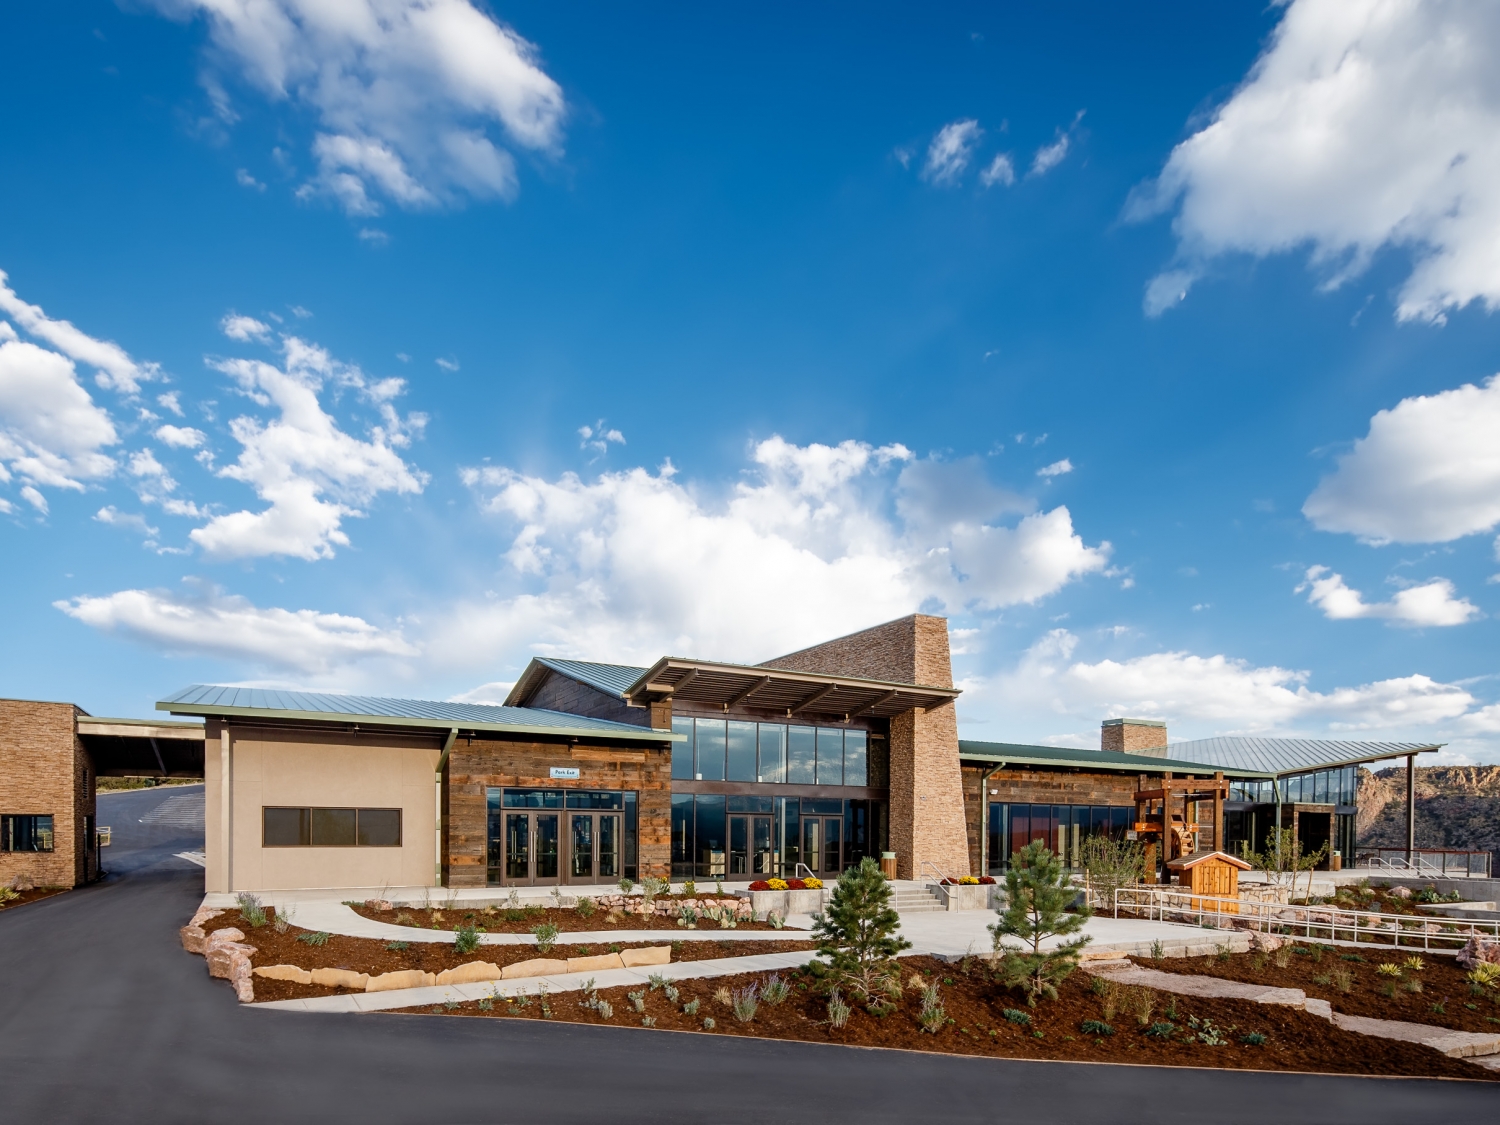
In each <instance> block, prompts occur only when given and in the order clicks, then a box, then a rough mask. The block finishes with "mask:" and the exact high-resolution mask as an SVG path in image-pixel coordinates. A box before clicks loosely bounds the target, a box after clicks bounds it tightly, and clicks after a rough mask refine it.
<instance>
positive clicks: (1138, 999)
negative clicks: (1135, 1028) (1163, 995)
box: [1129, 988, 1160, 1027]
mask: <svg viewBox="0 0 1500 1125" xmlns="http://www.w3.org/2000/svg"><path fill="white" fill-rule="evenodd" d="M1158 999H1160V997H1158V996H1157V994H1156V991H1155V989H1151V988H1132V989H1131V990H1130V994H1129V1005H1130V1010H1131V1012H1132V1013H1134V1015H1135V1022H1136V1023H1137V1024H1138V1025H1140V1026H1141V1027H1145V1026H1146V1025H1147V1024H1149V1023H1150V1022H1151V1013H1152V1012H1154V1011H1156V1002H1157V1000H1158Z"/></svg>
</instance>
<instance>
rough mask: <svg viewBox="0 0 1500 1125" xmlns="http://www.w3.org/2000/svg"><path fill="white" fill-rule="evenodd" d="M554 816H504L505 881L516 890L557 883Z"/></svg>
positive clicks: (555, 824)
mask: <svg viewBox="0 0 1500 1125" xmlns="http://www.w3.org/2000/svg"><path fill="white" fill-rule="evenodd" d="M557 820H558V817H557V814H556V813H518V812H508V813H506V814H505V835H504V836H503V838H502V846H503V847H504V850H505V855H504V859H503V870H504V871H505V881H506V883H508V884H513V885H518V886H532V885H535V884H539V883H540V884H546V883H555V882H557V859H558V839H557V835H558V824H557Z"/></svg>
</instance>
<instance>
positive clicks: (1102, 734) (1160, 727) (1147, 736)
mask: <svg viewBox="0 0 1500 1125" xmlns="http://www.w3.org/2000/svg"><path fill="white" fill-rule="evenodd" d="M1099 749H1101V750H1113V751H1115V752H1116V753H1121V754H1150V755H1152V756H1153V757H1157V758H1163V757H1166V753H1167V724H1166V723H1157V722H1151V721H1142V720H1136V719H1125V720H1124V721H1118V720H1116V721H1112V722H1111V721H1106V722H1105V723H1104V725H1103V726H1101V727H1100V728H1099Z"/></svg>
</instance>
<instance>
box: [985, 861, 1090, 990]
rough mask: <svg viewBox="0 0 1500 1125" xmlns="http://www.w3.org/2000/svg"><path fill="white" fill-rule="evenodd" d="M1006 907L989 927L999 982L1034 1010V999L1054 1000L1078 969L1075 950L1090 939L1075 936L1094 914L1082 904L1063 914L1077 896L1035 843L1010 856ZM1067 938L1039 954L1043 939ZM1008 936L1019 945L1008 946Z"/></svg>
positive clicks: (1055, 863) (1059, 868) (1064, 873)
mask: <svg viewBox="0 0 1500 1125" xmlns="http://www.w3.org/2000/svg"><path fill="white" fill-rule="evenodd" d="M1005 895H1006V901H1005V907H1004V909H1001V908H1000V907H998V906H997V907H996V908H995V909H996V912H997V913H998V914H999V915H1000V920H999V921H998V922H996V923H995V924H994V925H993V926H991V927H990V934H991V935H992V936H993V937H994V940H995V952H996V953H999V954H1001V961H1000V979H1001V981H1002V982H1003V983H1004V984H1005V986H1006V987H1007V988H1023V989H1025V990H1026V1003H1027V1004H1028V1005H1029V1006H1031V1007H1033V1008H1034V1007H1036V1001H1037V997H1038V996H1045V997H1047V999H1049V1000H1056V999H1057V986H1058V985H1059V984H1060V983H1062V981H1064V980H1066V979H1067V977H1068V974H1070V973H1071V972H1072V971H1073V970H1074V969H1076V968H1077V967H1078V951H1079V950H1081V949H1082V948H1083V947H1084V946H1085V945H1087V944H1088V943H1089V941H1090V940H1092V939H1091V938H1090V937H1089V936H1088V935H1087V934H1080V933H1079V931H1080V930H1082V929H1083V924H1084V923H1085V922H1087V921H1088V920H1089V917H1090V915H1091V914H1092V913H1093V912H1092V911H1091V910H1090V909H1089V907H1088V904H1087V903H1084V904H1083V905H1082V906H1080V907H1079V908H1078V912H1077V913H1076V914H1068V913H1066V911H1067V908H1068V907H1069V906H1071V905H1072V904H1073V901H1074V900H1075V899H1076V898H1077V897H1078V890H1077V888H1076V887H1074V886H1073V885H1072V881H1071V879H1070V877H1069V875H1068V872H1067V871H1065V870H1064V869H1063V866H1062V864H1061V863H1059V862H1058V859H1057V856H1055V855H1053V854H1052V851H1051V850H1050V849H1049V848H1048V847H1047V845H1046V844H1044V843H1042V842H1041V841H1040V840H1036V841H1033V842H1032V843H1030V844H1027V845H1026V846H1025V847H1024V848H1022V849H1021V850H1020V851H1019V852H1018V853H1016V854H1015V855H1014V856H1012V857H1011V865H1010V870H1009V871H1007V872H1006V873H1005ZM1070 934H1076V935H1077V936H1076V937H1072V938H1069V940H1067V941H1063V942H1061V943H1059V944H1058V945H1056V946H1054V947H1053V948H1051V949H1048V950H1043V949H1042V943H1043V942H1044V941H1046V940H1047V939H1048V938H1056V937H1061V938H1068V937H1069V935H1070ZM1008 937H1014V938H1019V939H1020V940H1021V942H1022V945H1021V946H1019V947H1017V946H1014V945H1008V944H1007V943H1006V942H1005V939H1006V938H1008Z"/></svg>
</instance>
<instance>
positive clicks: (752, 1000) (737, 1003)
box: [730, 984, 760, 1023]
mask: <svg viewBox="0 0 1500 1125" xmlns="http://www.w3.org/2000/svg"><path fill="white" fill-rule="evenodd" d="M732 995H733V999H732V1001H731V1003H730V1007H731V1008H732V1009H733V1010H734V1018H735V1019H737V1020H739V1021H740V1022H741V1023H749V1022H750V1021H751V1020H753V1019H754V1018H755V1011H756V1009H757V1008H759V1007H760V986H759V985H754V984H752V985H750V986H749V987H748V988H741V989H737V990H736V991H735V992H734V993H733V994H732Z"/></svg>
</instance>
